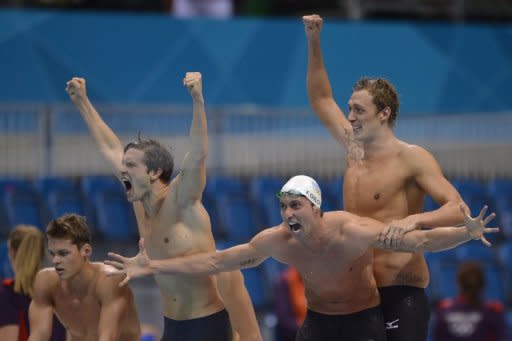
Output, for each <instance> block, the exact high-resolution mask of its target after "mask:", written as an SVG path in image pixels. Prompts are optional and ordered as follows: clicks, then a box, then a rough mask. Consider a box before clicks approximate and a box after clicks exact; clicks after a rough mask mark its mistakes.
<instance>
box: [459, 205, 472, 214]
mask: <svg viewBox="0 0 512 341" xmlns="http://www.w3.org/2000/svg"><path fill="white" fill-rule="evenodd" d="M459 209H460V211H461V212H462V213H463V214H464V215H466V216H470V214H469V213H468V210H467V209H466V205H464V204H460V205H459Z"/></svg>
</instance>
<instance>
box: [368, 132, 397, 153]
mask: <svg viewBox="0 0 512 341" xmlns="http://www.w3.org/2000/svg"><path fill="white" fill-rule="evenodd" d="M395 141H396V136H395V134H394V133H393V130H391V128H389V127H386V128H385V129H382V130H381V131H380V132H379V133H378V134H376V135H375V136H374V137H373V138H371V139H367V140H365V141H362V145H363V149H364V156H365V158H368V157H372V156H377V155H379V154H381V153H383V152H385V151H386V150H388V149H389V146H390V145H391V144H393V143H394V142H395Z"/></svg>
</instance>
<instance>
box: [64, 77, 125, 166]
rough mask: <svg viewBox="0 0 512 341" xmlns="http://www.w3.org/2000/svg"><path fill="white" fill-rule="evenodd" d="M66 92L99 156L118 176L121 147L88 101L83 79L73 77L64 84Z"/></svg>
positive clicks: (120, 164)
mask: <svg viewBox="0 0 512 341" xmlns="http://www.w3.org/2000/svg"><path fill="white" fill-rule="evenodd" d="M66 91H67V93H68V94H69V98H70V99H71V101H72V102H73V104H74V105H75V106H76V108H77V109H78V111H80V114H82V117H83V118H84V121H85V123H87V126H88V127H89V131H90V132H91V135H92V136H93V138H94V141H95V142H96V144H97V145H98V148H99V150H100V152H101V154H103V156H104V157H105V158H106V159H107V161H108V162H109V163H110V165H111V167H112V169H113V171H114V173H115V174H116V176H119V174H120V172H121V169H122V163H121V162H122V158H123V145H122V144H121V141H120V140H119V138H118V137H117V136H116V134H114V132H113V131H112V130H111V129H110V128H109V126H108V125H107V124H106V123H105V121H103V119H102V118H101V116H100V114H99V113H98V112H97V111H96V109H95V108H94V106H93V105H92V103H91V102H90V101H89V98H88V97H87V89H86V83H85V79H83V78H78V77H73V78H72V79H71V80H70V81H68V82H67V83H66Z"/></svg>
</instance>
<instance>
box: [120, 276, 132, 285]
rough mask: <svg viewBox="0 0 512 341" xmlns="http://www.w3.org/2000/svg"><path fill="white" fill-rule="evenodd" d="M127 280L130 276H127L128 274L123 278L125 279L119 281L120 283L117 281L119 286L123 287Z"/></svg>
mask: <svg viewBox="0 0 512 341" xmlns="http://www.w3.org/2000/svg"><path fill="white" fill-rule="evenodd" d="M129 281H130V276H129V275H126V278H125V279H123V280H122V281H121V283H119V287H120V288H121V287H124V286H125V285H126V284H127V283H128V282H129Z"/></svg>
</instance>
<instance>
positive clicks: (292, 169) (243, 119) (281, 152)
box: [0, 103, 512, 178]
mask: <svg viewBox="0 0 512 341" xmlns="http://www.w3.org/2000/svg"><path fill="white" fill-rule="evenodd" d="M97 108H98V111H100V112H101V113H103V115H104V118H105V120H106V121H107V123H108V124H109V125H110V126H111V127H112V129H113V130H114V131H115V132H116V133H117V134H118V135H119V136H120V138H121V140H122V141H123V142H128V141H130V140H132V139H134V138H136V136H137V134H138V132H139V131H141V132H142V134H143V135H146V136H149V137H153V138H156V139H159V140H161V141H163V142H164V143H165V144H166V145H169V146H172V150H173V153H174V154H175V156H176V165H177V167H179V166H180V163H181V159H182V156H183V152H184V150H185V148H186V144H187V141H188V138H187V136H188V129H189V124H190V119H191V108H190V107H178V106H149V105H147V106H138V105H137V106H125V105H99V106H97ZM207 115H208V120H209V140H210V152H209V157H208V162H207V165H208V168H209V173H210V174H213V173H217V174H219V173H220V174H230V175H239V176H250V175H256V174H257V175H263V174H268V175H289V174H295V173H308V174H312V175H315V176H323V177H330V176H336V175H339V174H341V173H342V172H343V170H344V152H343V150H342V149H341V148H340V147H339V146H338V145H337V144H336V142H335V141H334V140H333V139H332V138H331V137H330V136H329V134H328V133H327V131H326V130H325V129H324V128H323V127H322V126H321V124H320V122H319V121H318V119H317V118H316V117H315V116H314V114H313V113H312V112H310V111H309V110H304V109H300V110H280V109H275V108H274V109H269V108H262V107H255V106H238V107H209V108H207ZM511 127H512V113H479V114H464V115H448V116H445V115H431V116H414V115H405V114H401V116H400V117H399V118H398V123H397V127H396V134H397V136H398V137H399V138H402V139H404V140H406V141H408V142H410V143H414V144H419V145H421V146H423V147H425V148H426V149H428V150H430V151H431V152H432V153H433V154H434V156H435V157H436V158H437V159H438V161H439V162H440V164H441V166H442V168H443V170H444V172H445V173H446V174H447V175H450V176H475V177H480V178H492V177H497V176H508V177H511V176H512V134H511V133H510V129H511ZM0 131H1V133H0V175H2V176H6V175H7V176H9V175H12V176H29V177H30V176H40V175H65V176H80V175H86V174H92V173H95V174H97V173H109V172H110V169H109V168H108V166H107V165H106V164H105V162H104V160H103V159H102V158H101V156H100V154H99V152H98V150H97V148H96V146H95V144H94V142H93V140H92V138H91V136H90V135H89V133H88V130H87V127H86V125H85V123H83V121H82V119H81V116H80V115H79V113H78V112H77V111H76V109H74V108H73V107H72V106H71V105H68V104H51V105H39V104H12V103H9V104H6V103H1V104H0Z"/></svg>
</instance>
